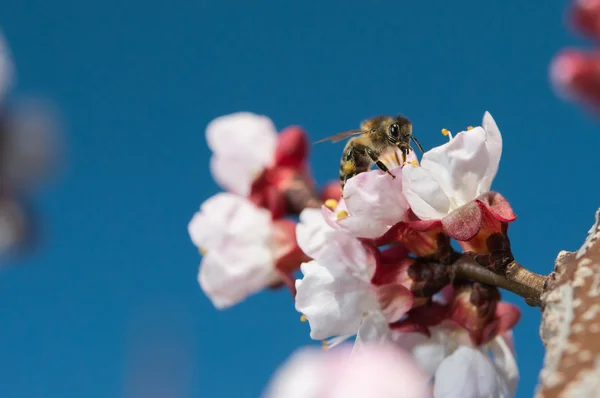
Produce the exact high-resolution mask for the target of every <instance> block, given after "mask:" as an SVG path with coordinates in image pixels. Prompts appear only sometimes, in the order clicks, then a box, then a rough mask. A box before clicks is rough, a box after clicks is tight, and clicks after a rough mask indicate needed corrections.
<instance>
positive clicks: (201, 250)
mask: <svg viewBox="0 0 600 398" xmlns="http://www.w3.org/2000/svg"><path fill="white" fill-rule="evenodd" d="M206 253H208V250H206V249H205V248H203V247H201V248H200V254H202V255H203V256H204V255H206Z"/></svg>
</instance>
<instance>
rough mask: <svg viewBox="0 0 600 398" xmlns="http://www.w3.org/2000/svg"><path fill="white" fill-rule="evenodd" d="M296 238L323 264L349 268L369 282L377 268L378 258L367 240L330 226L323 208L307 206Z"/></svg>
mask: <svg viewBox="0 0 600 398" xmlns="http://www.w3.org/2000/svg"><path fill="white" fill-rule="evenodd" d="M296 237H297V240H298V245H299V246H300V248H301V249H302V251H303V252H304V253H306V255H307V256H309V257H311V258H313V259H315V260H318V261H319V262H321V263H323V264H328V266H335V267H341V268H346V269H348V270H350V271H352V272H355V273H356V274H357V275H358V274H360V275H362V276H363V277H364V278H365V280H366V281H368V280H369V279H370V273H372V272H374V271H375V258H374V256H373V255H372V254H371V253H369V252H367V250H366V249H365V246H364V245H363V243H362V242H360V241H359V240H358V239H356V238H353V237H352V236H349V235H348V234H345V233H343V232H340V231H339V230H336V229H334V228H332V227H330V226H329V225H328V224H327V222H326V221H325V218H324V217H323V215H322V212H321V210H320V209H305V210H304V211H302V213H300V223H299V224H298V226H297V227H296Z"/></svg>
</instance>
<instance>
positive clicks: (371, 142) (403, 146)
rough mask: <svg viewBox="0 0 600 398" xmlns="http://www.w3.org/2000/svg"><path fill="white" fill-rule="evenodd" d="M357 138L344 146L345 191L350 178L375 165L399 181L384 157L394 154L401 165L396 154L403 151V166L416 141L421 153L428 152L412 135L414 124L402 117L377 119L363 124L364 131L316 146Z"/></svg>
mask: <svg viewBox="0 0 600 398" xmlns="http://www.w3.org/2000/svg"><path fill="white" fill-rule="evenodd" d="M354 135H360V137H354V138H352V139H350V140H349V141H348V142H347V143H346V146H345V147H344V152H343V154H342V160H341V161H340V182H341V183H342V189H343V188H344V185H345V184H346V181H348V180H349V179H350V178H352V177H354V176H355V175H357V174H359V173H362V172H365V171H368V170H369V169H370V168H371V166H372V165H373V163H375V165H377V167H378V168H379V169H380V170H381V171H383V172H385V173H388V174H389V175H391V176H392V177H393V178H396V176H394V175H393V174H392V173H391V172H390V171H389V169H388V168H387V166H386V165H385V163H383V162H382V161H381V160H380V157H382V156H384V155H388V154H390V153H393V154H394V156H395V157H396V160H397V161H398V163H400V160H399V159H398V155H397V154H396V151H397V150H398V149H399V150H400V151H401V153H402V163H401V164H404V163H405V162H406V155H408V153H409V152H410V151H411V150H413V148H412V147H411V146H410V141H411V140H412V141H413V142H414V143H415V145H416V146H417V148H419V150H420V151H421V152H424V150H423V146H422V145H421V143H419V141H418V140H417V139H416V138H415V137H414V136H413V135H412V123H411V121H410V120H408V119H407V118H405V117H404V116H402V115H398V116H376V117H372V118H370V119H367V120H365V121H364V122H362V123H361V125H360V129H357V130H348V131H344V132H342V133H338V134H335V135H332V136H330V137H327V138H323V139H322V140H319V141H317V142H316V143H317V144H318V143H320V142H325V141H331V142H334V143H335V142H339V141H341V140H343V139H344V138H347V137H351V136H354Z"/></svg>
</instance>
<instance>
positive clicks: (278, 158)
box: [206, 112, 313, 218]
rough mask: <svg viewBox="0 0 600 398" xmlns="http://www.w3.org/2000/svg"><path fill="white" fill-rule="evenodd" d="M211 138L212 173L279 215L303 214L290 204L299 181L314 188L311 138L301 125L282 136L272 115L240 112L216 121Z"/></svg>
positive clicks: (210, 130) (228, 187)
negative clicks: (290, 195) (289, 192)
mask: <svg viewBox="0 0 600 398" xmlns="http://www.w3.org/2000/svg"><path fill="white" fill-rule="evenodd" d="M206 138H207V141H208V145H209V147H210V149H211V150H212V151H213V156H212V158H211V172H212V174H213V177H214V179H215V181H217V183H219V185H221V186H222V187H223V188H225V189H226V190H228V191H229V192H232V193H235V194H237V195H240V196H245V197H248V198H250V200H251V201H252V202H253V203H254V204H255V205H257V206H259V207H263V208H266V209H268V210H270V211H271V213H272V214H273V218H280V217H283V216H284V215H285V214H287V213H290V214H298V213H299V211H297V209H293V208H292V206H290V204H289V203H287V198H286V192H287V190H289V189H294V188H295V187H296V185H297V184H298V182H301V183H302V185H303V187H306V188H308V189H309V190H312V189H313V181H312V179H311V178H310V175H309V173H308V165H307V162H306V159H307V157H308V136H307V135H306V132H305V131H304V130H303V129H302V128H301V127H299V126H290V127H287V128H285V129H284V130H283V131H281V133H280V134H277V130H276V128H275V125H274V124H273V122H272V121H271V119H269V118H268V117H266V116H259V115H255V114H253V113H249V112H238V113H233V114H230V115H226V116H221V117H218V118H216V119H215V120H213V121H212V122H210V123H209V125H208V127H207V128H206Z"/></svg>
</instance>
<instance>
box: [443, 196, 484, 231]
mask: <svg viewBox="0 0 600 398" xmlns="http://www.w3.org/2000/svg"><path fill="white" fill-rule="evenodd" d="M481 225H482V214H481V208H480V206H479V205H478V204H477V202H475V201H473V200H472V201H470V202H467V203H466V204H464V205H462V206H461V207H459V208H458V209H456V210H454V211H453V212H451V213H450V214H448V215H447V216H446V217H444V218H443V219H442V226H443V228H444V232H446V233H447V234H448V235H449V236H450V237H452V238H454V239H457V240H469V239H471V238H473V237H474V236H475V235H477V232H479V230H480V229H481Z"/></svg>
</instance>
